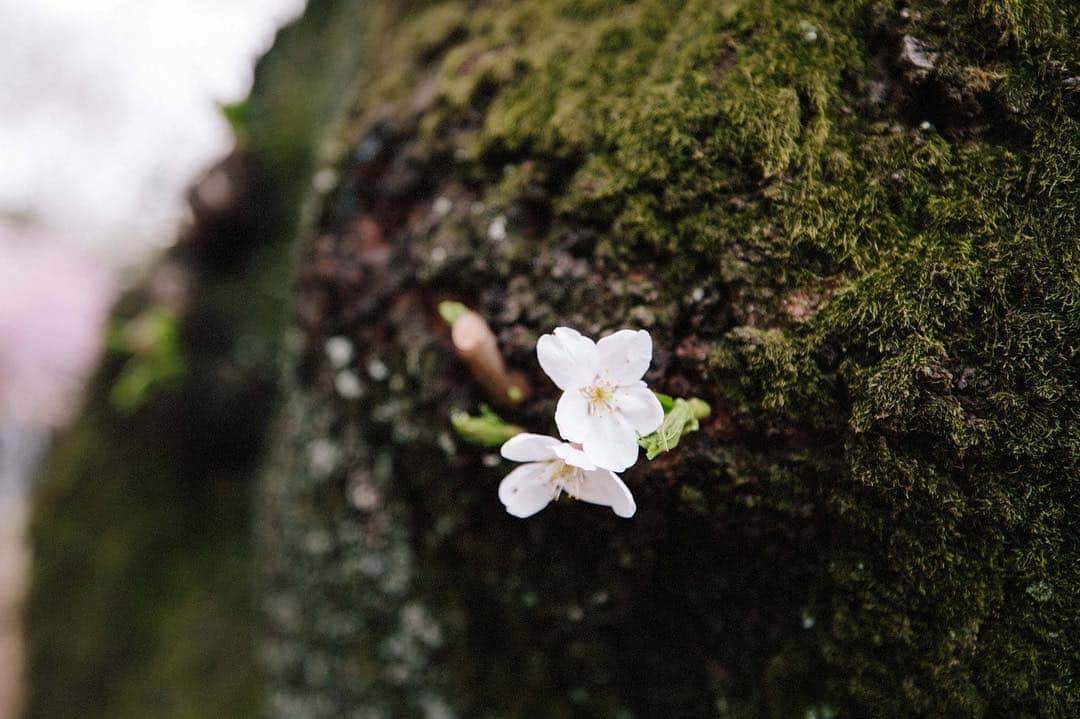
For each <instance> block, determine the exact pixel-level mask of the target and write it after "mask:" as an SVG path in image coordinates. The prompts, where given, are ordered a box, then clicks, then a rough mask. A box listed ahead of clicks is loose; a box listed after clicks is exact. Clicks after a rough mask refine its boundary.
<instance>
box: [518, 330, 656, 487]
mask: <svg viewBox="0 0 1080 719" xmlns="http://www.w3.org/2000/svg"><path fill="white" fill-rule="evenodd" d="M536 354H537V357H538V358H539V360H540V366H541V367H542V368H543V369H544V371H545V372H546V373H547V374H548V376H549V377H551V379H552V380H553V381H554V382H555V384H556V385H558V387H559V389H561V390H563V395H562V397H561V398H560V399H559V404H558V406H557V407H556V410H555V424H556V425H557V426H558V428H559V434H561V435H562V437H563V439H565V440H568V441H570V442H574V443H577V444H580V445H581V447H582V452H583V453H584V455H585V456H586V457H587V458H588V460H589V461H590V462H592V463H594V464H595V465H596V466H598V467H603V468H604V469H608V470H611V471H613V472H621V471H623V470H625V469H627V468H628V467H630V466H632V465H633V464H634V462H636V461H637V456H638V437H639V436H644V435H647V434H649V433H651V432H654V431H655V430H656V429H657V427H659V426H660V423H661V422H663V420H664V409H663V407H661V405H660V401H659V400H658V399H657V398H656V395H654V394H653V393H652V392H651V391H649V389H648V387H646V385H645V382H643V381H642V379H641V378H642V376H644V374H645V372H646V371H647V370H648V369H649V363H650V362H651V361H652V338H651V337H650V336H649V333H648V332H646V331H645V330H637V331H635V330H619V331H618V332H615V333H614V334H611V335H608V336H607V337H604V338H602V339H601V340H600V341H599V342H593V341H592V340H591V339H589V338H588V337H583V336H582V335H581V334H580V333H578V332H577V331H576V330H573V329H570V328H569V327H557V328H556V329H555V331H554V332H553V333H552V334H548V335H544V336H543V337H541V338H540V340H539V342H537V344H536Z"/></svg>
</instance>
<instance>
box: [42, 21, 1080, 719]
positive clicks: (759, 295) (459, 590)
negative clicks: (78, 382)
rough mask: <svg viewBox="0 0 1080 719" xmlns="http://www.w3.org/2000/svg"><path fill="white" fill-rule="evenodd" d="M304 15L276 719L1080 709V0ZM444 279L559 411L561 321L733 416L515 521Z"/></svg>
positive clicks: (278, 494) (283, 441)
mask: <svg viewBox="0 0 1080 719" xmlns="http://www.w3.org/2000/svg"><path fill="white" fill-rule="evenodd" d="M291 32H292V35H290V36H287V38H286V41H284V42H283V43H281V44H279V47H278V48H276V49H275V50H274V51H272V52H271V54H270V55H269V57H268V59H267V61H265V62H264V64H263V68H262V70H261V72H260V79H261V82H260V85H259V86H258V87H257V89H256V93H255V95H254V96H253V99H252V103H251V106H250V107H249V108H248V109H247V112H246V113H239V115H238V127H239V132H240V134H241V136H242V137H245V138H247V143H248V147H249V151H250V152H251V153H252V154H253V155H254V156H255V157H257V158H259V159H260V160H261V161H263V163H264V164H265V165H266V166H267V167H268V172H269V173H270V174H271V176H273V177H278V178H279V179H278V180H277V185H276V186H279V187H286V188H291V189H290V190H289V191H288V192H284V193H283V194H281V195H280V196H278V197H277V198H276V199H275V200H274V202H275V203H279V204H281V203H284V204H285V205H286V211H285V212H284V213H283V215H282V216H283V217H284V218H286V219H285V220H282V222H281V224H279V225H278V227H279V231H280V232H287V230H283V229H280V228H291V227H293V225H292V224H291V222H293V221H295V220H296V218H297V213H296V212H295V208H296V207H303V208H304V210H305V211H304V212H303V213H301V215H300V223H299V227H300V229H299V232H298V233H296V234H297V235H298V236H299V239H298V245H299V250H298V251H297V254H296V262H295V266H294V268H293V271H292V275H293V279H294V282H295V284H294V290H293V316H294V320H293V323H292V328H291V329H290V331H289V332H288V333H287V336H288V338H289V341H288V342H287V343H285V345H284V346H283V347H282V348H281V349H280V350H276V352H277V353H278V354H279V355H280V356H281V357H283V358H284V359H285V361H284V371H283V373H282V374H283V377H284V380H283V383H284V388H283V390H282V393H281V396H282V403H281V404H282V406H281V412H280V416H279V417H278V418H277V420H276V422H275V425H274V427H273V429H272V430H271V438H272V441H271V442H270V444H269V446H270V450H269V457H268V461H267V464H266V468H265V472H264V474H263V476H262V479H261V481H260V482H259V483H258V489H257V501H256V510H255V513H256V519H255V529H256V537H257V564H258V567H259V571H260V576H261V580H260V585H259V588H258V590H257V592H256V598H257V603H258V605H259V607H260V611H261V613H262V616H263V617H264V622H265V624H264V628H263V631H262V632H261V636H262V642H261V647H262V649H261V651H260V657H261V660H262V666H263V669H264V672H265V680H266V692H265V704H264V712H265V713H266V714H268V715H270V716H275V717H290V718H306V717H313V718H314V717H342V716H349V717H366V718H371V719H375V718H376V717H396V716H403V717H404V716H409V717H411V716H427V717H433V718H434V717H453V716H462V717H498V716H529V717H532V716H536V717H563V716H604V717H676V716H677V717H687V718H689V717H717V716H719V717H790V716H798V717H830V716H835V717H840V716H849V717H861V716H874V717H906V716H956V717H993V716H1016V717H1070V716H1075V715H1076V714H1077V713H1078V712H1080V684H1078V676H1080V673H1078V664H1080V645H1078V642H1077V637H1078V636H1080V619H1078V616H1080V611H1078V607H1080V523H1078V522H1077V519H1076V511H1077V506H1078V498H1080V461H1078V458H1080V421H1078V420H1080V399H1078V397H1080V394H1078V390H1080V365H1078V362H1080V359H1078V357H1077V350H1078V347H1080V310H1078V307H1080V216H1078V212H1077V207H1080V178H1078V177H1077V174H1076V173H1077V168H1080V79H1078V77H1077V76H1078V74H1080V48H1078V46H1077V43H1076V38H1077V37H1080V8H1077V7H1076V5H1075V4H1074V3H1072V2H1071V1H1069V0H1059V1H1055V0H1031V1H1030V2H1023V3H1020V2H991V1H989V0H963V1H959V0H958V1H954V2H928V1H916V2H912V3H910V4H900V3H892V2H873V1H869V0H862V1H856V0H850V1H847V2H826V1H824V0H821V1H819V0H810V1H807V0H803V1H802V2H794V1H791V2H788V1H785V0H766V1H764V2H749V1H746V2H744V1H741V0H713V1H711V2H704V1H697V2H694V1H689V2H673V1H670V0H639V1H638V2H625V1H623V0H618V1H616V0H551V1H547V0H544V1H539V0H538V1H526V2H509V0H506V1H496V0H493V1H491V2H483V3H479V2H410V3H400V2H370V3H348V2H315V3H313V5H312V7H311V9H310V10H309V12H308V16H307V17H306V18H305V19H304V21H302V22H301V24H300V25H299V26H298V27H297V28H296V29H295V30H293V31H291ZM289 38H291V40H290V39H289ZM305 57H306V58H308V60H309V61H310V64H308V65H305V66H304V69H303V71H301V70H299V69H297V68H298V67H299V63H300V58H305ZM312 58H315V59H314V60H312ZM290 63H294V64H295V65H296V67H293V66H292V65H290ZM283 67H284V68H285V69H281V68H283ZM275 68H278V69H276V70H275ZM299 78H304V82H308V81H309V80H310V81H311V83H312V86H311V87H310V88H305V89H307V90H310V91H311V93H312V97H314V98H317V102H316V101H303V100H301V99H300V98H302V97H303V94H302V91H301V90H299V89H297V85H296V83H297V82H299ZM290 93H296V94H290ZM334 108H342V109H343V110H344V111H343V112H341V113H335V112H334V111H333V110H334ZM308 158H314V163H309V162H308ZM309 175H310V176H311V177H313V182H312V183H311V188H312V189H311V190H310V192H308V193H307V195H306V199H305V200H304V201H303V202H302V203H301V200H300V194H301V193H300V190H299V188H301V187H306V186H307V184H308V177H309ZM280 178H286V179H280ZM273 247H274V249H273V250H272V251H270V252H269V253H268V254H267V255H264V256H273V257H277V258H278V259H279V260H281V258H283V257H285V256H286V255H287V254H288V250H287V249H286V247H287V244H286V243H284V242H282V243H281V244H277V245H273ZM275 276H277V277H280V276H281V275H280V274H278V275H275ZM444 299H454V300H459V301H462V302H464V303H465V304H467V305H469V306H470V307H472V308H474V309H476V310H477V311H478V312H480V313H481V314H482V315H484V316H485V317H486V318H487V319H488V321H489V322H490V323H491V325H492V326H493V328H494V329H495V331H496V334H497V336H498V338H499V343H500V348H501V350H502V352H503V354H504V356H505V357H506V359H507V362H508V364H509V365H510V366H511V368H512V369H516V370H521V371H524V372H525V373H526V374H527V375H528V376H529V380H530V384H531V386H532V387H533V389H534V394H533V396H532V397H531V398H530V399H529V400H528V401H527V402H526V403H524V404H523V405H521V406H519V407H516V408H513V409H511V410H508V411H506V412H505V413H504V414H505V416H506V418H507V419H509V420H511V421H513V422H515V423H516V424H520V425H522V426H525V427H527V428H529V429H530V430H531V431H539V432H548V433H553V431H554V426H553V422H552V416H553V411H554V403H555V400H556V399H557V393H556V390H555V388H554V386H553V385H551V384H550V383H549V382H548V381H547V380H546V378H545V377H543V375H542V373H541V372H540V371H539V368H538V366H537V364H536V361H535V354H534V348H535V341H536V338H537V337H538V336H539V335H540V334H542V333H544V332H547V331H550V329H551V328H552V327H554V326H556V325H560V324H565V325H570V326H573V327H576V328H578V329H580V330H582V331H583V332H585V333H588V334H592V335H594V336H595V335H598V334H602V333H604V332H606V331H610V330H613V329H617V328H619V327H624V326H633V327H644V328H647V329H649V331H650V332H651V333H652V335H653V338H654V342H655V346H656V348H657V351H656V355H655V361H654V365H653V369H652V371H651V372H650V374H649V375H648V377H647V378H648V379H649V381H650V383H651V384H652V386H653V387H654V388H655V389H657V390H659V391H662V392H667V393H669V394H673V395H679V396H691V395H692V396H698V397H701V398H703V399H705V400H707V401H708V402H709V403H710V404H711V405H712V406H713V408H714V414H713V417H712V418H711V419H710V420H709V421H708V422H707V423H706V424H705V425H703V427H702V429H701V430H700V431H699V432H698V433H696V434H694V435H690V436H689V437H687V438H684V440H683V442H682V443H681V444H680V445H679V447H678V449H677V450H676V451H674V452H672V453H668V454H664V455H661V456H660V457H659V458H658V459H656V460H655V461H653V462H645V461H641V462H639V464H638V465H637V466H635V467H634V468H633V469H632V470H631V471H629V472H628V473H627V474H626V477H625V479H626V481H627V484H628V485H629V486H630V488H631V490H632V491H633V492H634V494H635V497H636V500H637V505H638V508H639V510H638V514H637V515H636V517H635V518H634V519H633V520H632V521H624V520H619V519H617V518H615V517H613V516H611V515H610V514H609V513H606V512H605V511H603V510H600V509H598V508H596V507H593V506H589V505H584V504H579V503H573V502H569V501H560V502H558V503H556V504H555V505H553V506H551V507H549V508H548V509H547V510H545V511H544V512H543V513H542V514H541V515H539V516H537V517H536V518H533V519H531V520H528V521H519V520H515V519H513V518H511V517H509V516H507V515H506V514H505V512H504V511H503V509H502V507H501V506H500V505H499V503H498V501H497V499H496V493H495V489H496V486H497V484H498V481H499V479H500V478H501V476H502V475H503V474H504V473H505V472H506V471H507V467H506V466H505V465H500V464H499V463H498V462H497V461H492V460H493V459H495V458H493V457H492V456H491V455H490V453H489V452H487V451H484V450H480V449H477V448H475V447H471V446H468V445H465V444H463V443H462V442H461V441H460V440H459V439H458V438H457V437H456V436H455V435H454V434H453V432H452V430H451V428H450V423H449V415H450V413H451V411H453V410H454V409H465V410H469V411H474V410H475V408H476V407H477V405H478V404H479V403H480V402H482V401H484V400H485V399H486V398H485V397H484V395H483V391H482V389H481V388H480V387H479V386H478V385H477V384H476V383H475V382H474V380H473V379H472V377H471V376H470V375H469V373H468V371H467V370H466V369H465V368H464V367H463V366H462V365H461V364H460V363H459V362H458V361H457V360H456V359H455V358H454V355H453V352H452V349H451V345H450V340H449V332H448V330H447V328H446V326H445V323H443V321H442V320H441V319H440V318H439V315H438V312H437V306H438V303H439V302H440V301H441V300H444ZM272 306H273V307H276V306H277V305H272ZM271 314H273V312H271ZM267 326H268V327H269V328H271V329H267V330H265V331H267V332H274V331H276V325H275V324H274V323H270V324H269V325H267ZM330 338H345V339H346V340H347V341H348V343H349V345H350V346H351V348H352V350H353V352H352V355H353V356H352V357H351V358H349V359H348V360H347V361H345V362H342V361H341V359H342V357H343V355H341V354H340V353H328V352H327V340H329V339H330ZM335 342H336V343H337V344H338V345H339V346H340V345H341V342H340V340H335ZM331 354H334V355H335V356H334V357H331V356H330V355H331ZM332 359H336V360H337V362H336V363H335V362H333V361H331V360H332ZM343 388H346V389H345V390H343ZM72 451H74V450H72ZM70 461H72V462H73V463H75V464H76V465H77V466H78V463H79V462H80V461H81V460H80V459H79V455H78V454H77V453H75V454H72V455H71V460H70ZM84 474H85V473H84ZM121 474H122V473H121ZM118 476H119V475H118ZM46 481H47V486H48V484H49V481H50V480H49V479H48V478H47V480H46ZM52 481H53V482H56V481H57V480H56V479H55V477H54V478H53V479H52ZM81 481H82V483H83V484H86V482H88V481H89V478H88V477H82V478H81ZM84 491H87V492H89V491H91V490H90V488H89V485H87V486H86V488H85V489H84ZM54 501H55V500H50V498H49V496H48V495H47V494H43V499H42V500H41V503H42V504H43V505H45V506H46V507H48V506H50V502H54ZM106 506H110V505H106ZM71 511H72V513H73V515H75V516H74V517H73V518H72V520H71V521H72V522H75V523H76V524H77V523H78V521H80V519H82V520H83V521H85V516H86V515H85V514H80V513H81V512H82V509H81V508H78V507H77V508H74V509H72V510H71ZM55 532H56V530H55V529H52V528H51V527H50V525H48V524H41V525H40V526H39V529H38V530H37V537H38V542H39V544H42V543H45V545H46V546H48V541H49V538H50V537H52V536H54V534H55ZM39 567H42V569H41V570H40V572H39V573H40V574H42V576H45V577H46V578H48V575H47V574H46V573H45V569H47V568H48V565H43V562H42V560H41V559H39ZM51 581H53V583H54V584H53V586H56V587H58V586H61V579H59V578H55V577H54V578H52V580H51ZM76 594H78V592H76ZM32 606H33V605H32ZM42 611H44V610H42ZM46 619H47V618H46V617H45V616H42V618H41V619H40V620H39V621H38V622H37V624H36V626H37V627H38V630H39V632H44V631H46V630H47V629H48V627H49V626H50V624H49V623H48V621H46ZM49 621H51V619H49ZM37 666H38V668H39V669H38V670H37V671H36V672H35V676H34V679H35V681H37V682H38V683H39V686H41V687H42V690H43V691H45V690H46V689H47V687H48V681H49V680H50V678H55V677H60V676H63V670H64V667H63V666H60V667H58V668H57V672H56V674H54V675H50V674H45V673H43V672H42V671H41V670H40V667H42V666H43V665H42V664H40V663H39V664H38V665H37ZM43 682H44V683H43Z"/></svg>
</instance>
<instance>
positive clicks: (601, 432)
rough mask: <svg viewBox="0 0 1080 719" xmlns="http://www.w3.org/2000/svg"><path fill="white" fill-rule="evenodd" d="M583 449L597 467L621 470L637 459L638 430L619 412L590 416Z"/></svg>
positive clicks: (614, 470)
mask: <svg viewBox="0 0 1080 719" xmlns="http://www.w3.org/2000/svg"><path fill="white" fill-rule="evenodd" d="M588 425H589V431H588V433H587V434H586V436H585V439H584V440H583V441H582V449H583V450H585V454H586V455H588V457H589V459H591V460H592V461H593V462H595V463H596V466H597V467H603V468H604V469H610V470H611V471H612V472H621V471H623V470H624V469H626V468H627V467H630V466H632V465H633V464H634V462H636V461H637V456H638V444H637V432H635V431H634V428H633V427H631V426H630V425H629V424H627V423H626V421H625V420H624V419H622V417H620V416H619V415H618V414H617V413H612V414H603V415H597V416H592V417H588Z"/></svg>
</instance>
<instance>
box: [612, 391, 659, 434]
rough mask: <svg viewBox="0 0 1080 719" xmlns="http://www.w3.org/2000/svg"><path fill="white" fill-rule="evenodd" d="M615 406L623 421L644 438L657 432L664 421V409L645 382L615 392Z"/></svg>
mask: <svg viewBox="0 0 1080 719" xmlns="http://www.w3.org/2000/svg"><path fill="white" fill-rule="evenodd" d="M615 406H616V407H618V408H619V409H618V411H619V414H621V415H622V416H623V419H625V420H626V421H627V423H628V424H629V425H630V426H631V427H633V428H634V430H635V431H637V433H638V434H640V435H641V436H642V437H644V436H645V435H647V434H651V433H653V432H655V431H656V428H657V427H659V426H660V423H661V422H663V421H664V408H663V407H661V406H660V400H658V399H657V398H656V395H655V394H653V393H652V392H651V391H650V390H649V389H648V388H647V387H646V386H645V383H644V382H637V383H635V384H633V385H630V386H624V387H619V388H618V389H617V390H615Z"/></svg>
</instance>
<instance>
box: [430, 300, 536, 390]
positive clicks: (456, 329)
mask: <svg viewBox="0 0 1080 719" xmlns="http://www.w3.org/2000/svg"><path fill="white" fill-rule="evenodd" d="M439 314H440V315H442V317H443V319H445V320H446V321H447V323H449V325H450V338H451V340H452V341H453V343H454V349H455V350H456V351H457V354H458V357H460V358H461V359H462V361H463V362H465V364H466V365H467V366H468V368H469V371H470V372H472V375H473V377H474V378H475V379H476V381H477V382H479V383H480V386H482V387H483V388H484V391H485V392H487V394H488V397H490V398H491V401H492V402H495V403H496V404H502V405H508V404H518V403H519V402H521V401H522V400H524V399H525V398H526V397H527V396H528V395H529V389H528V384H527V382H526V380H525V376H524V375H523V374H521V373H520V372H510V371H508V370H507V369H506V362H504V361H503V357H502V355H501V354H500V353H499V344H498V341H497V340H496V339H495V333H494V332H492V331H491V327H489V326H488V323H487V322H486V321H485V320H484V318H483V317H481V316H480V315H478V314H477V313H475V312H473V311H472V310H470V309H469V308H467V307H465V305H463V304H461V303H460V302H443V303H441V304H440V305H439Z"/></svg>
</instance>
